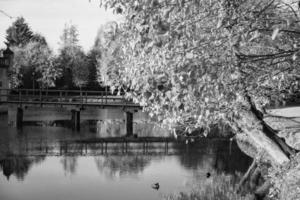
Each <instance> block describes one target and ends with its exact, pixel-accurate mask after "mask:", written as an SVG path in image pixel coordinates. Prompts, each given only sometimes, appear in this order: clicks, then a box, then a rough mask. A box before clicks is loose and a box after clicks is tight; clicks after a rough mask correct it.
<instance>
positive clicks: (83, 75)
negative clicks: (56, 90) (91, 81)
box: [57, 24, 89, 88]
mask: <svg viewBox="0 0 300 200" xmlns="http://www.w3.org/2000/svg"><path fill="white" fill-rule="evenodd" d="M57 62H58V63H59V65H60V68H61V70H62V72H63V75H62V77H61V79H60V80H59V81H58V85H60V86H64V87H68V88H72V87H73V85H74V84H75V86H79V87H81V86H83V85H85V84H86V83H87V81H88V75H89V71H88V67H87V63H86V62H87V61H86V56H85V54H84V52H83V50H82V48H81V46H80V45H79V44H78V31H77V28H76V26H75V25H73V24H71V25H67V24H66V25H65V28H64V30H63V34H62V36H61V48H60V53H59V56H58V59H57Z"/></svg>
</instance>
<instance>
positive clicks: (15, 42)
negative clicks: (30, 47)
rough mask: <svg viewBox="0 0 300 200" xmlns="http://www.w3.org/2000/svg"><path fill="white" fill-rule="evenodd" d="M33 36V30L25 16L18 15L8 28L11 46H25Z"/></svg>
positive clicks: (7, 35) (7, 36)
mask: <svg viewBox="0 0 300 200" xmlns="http://www.w3.org/2000/svg"><path fill="white" fill-rule="evenodd" d="M32 37H33V33H32V30H31V28H30V27H29V25H28V24H27V23H26V21H25V19H24V18H23V17H18V18H17V19H16V21H14V22H13V24H12V25H11V26H10V27H9V28H8V29H7V30H6V40H7V42H8V44H9V45H10V46H18V47H21V46H25V45H26V44H27V43H28V42H29V41H30V40H31V38H32Z"/></svg>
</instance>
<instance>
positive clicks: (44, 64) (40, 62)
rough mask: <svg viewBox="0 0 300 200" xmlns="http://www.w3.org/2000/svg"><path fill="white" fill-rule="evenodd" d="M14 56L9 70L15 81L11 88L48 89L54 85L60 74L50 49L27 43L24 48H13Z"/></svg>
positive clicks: (40, 44)
mask: <svg viewBox="0 0 300 200" xmlns="http://www.w3.org/2000/svg"><path fill="white" fill-rule="evenodd" d="M14 52H15V56H14V63H13V67H12V69H11V70H13V72H14V73H12V74H11V75H13V76H15V78H12V79H11V80H15V81H14V82H13V83H11V85H12V86H13V87H17V86H22V87H24V88H32V87H36V84H38V86H39V87H42V88H48V87H53V86H54V85H55V80H56V79H57V78H58V77H59V76H60V74H61V72H60V70H59V69H58V68H57V65H56V64H55V58H54V55H53V53H52V51H51V50H50V48H49V47H48V46H47V45H46V44H44V42H43V43H39V42H29V43H28V44H27V45H25V46H24V47H21V48H18V47H15V48H14Z"/></svg>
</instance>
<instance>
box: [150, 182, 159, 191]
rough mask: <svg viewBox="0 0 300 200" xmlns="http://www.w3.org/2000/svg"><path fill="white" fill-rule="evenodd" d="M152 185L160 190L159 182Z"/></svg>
mask: <svg viewBox="0 0 300 200" xmlns="http://www.w3.org/2000/svg"><path fill="white" fill-rule="evenodd" d="M151 187H152V188H153V189H155V190H158V189H159V183H154V184H152V185H151Z"/></svg>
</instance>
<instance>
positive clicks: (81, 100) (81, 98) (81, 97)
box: [80, 89, 83, 107]
mask: <svg viewBox="0 0 300 200" xmlns="http://www.w3.org/2000/svg"><path fill="white" fill-rule="evenodd" d="M80 102H81V107H82V106H83V96H82V91H81V89H80Z"/></svg>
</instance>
